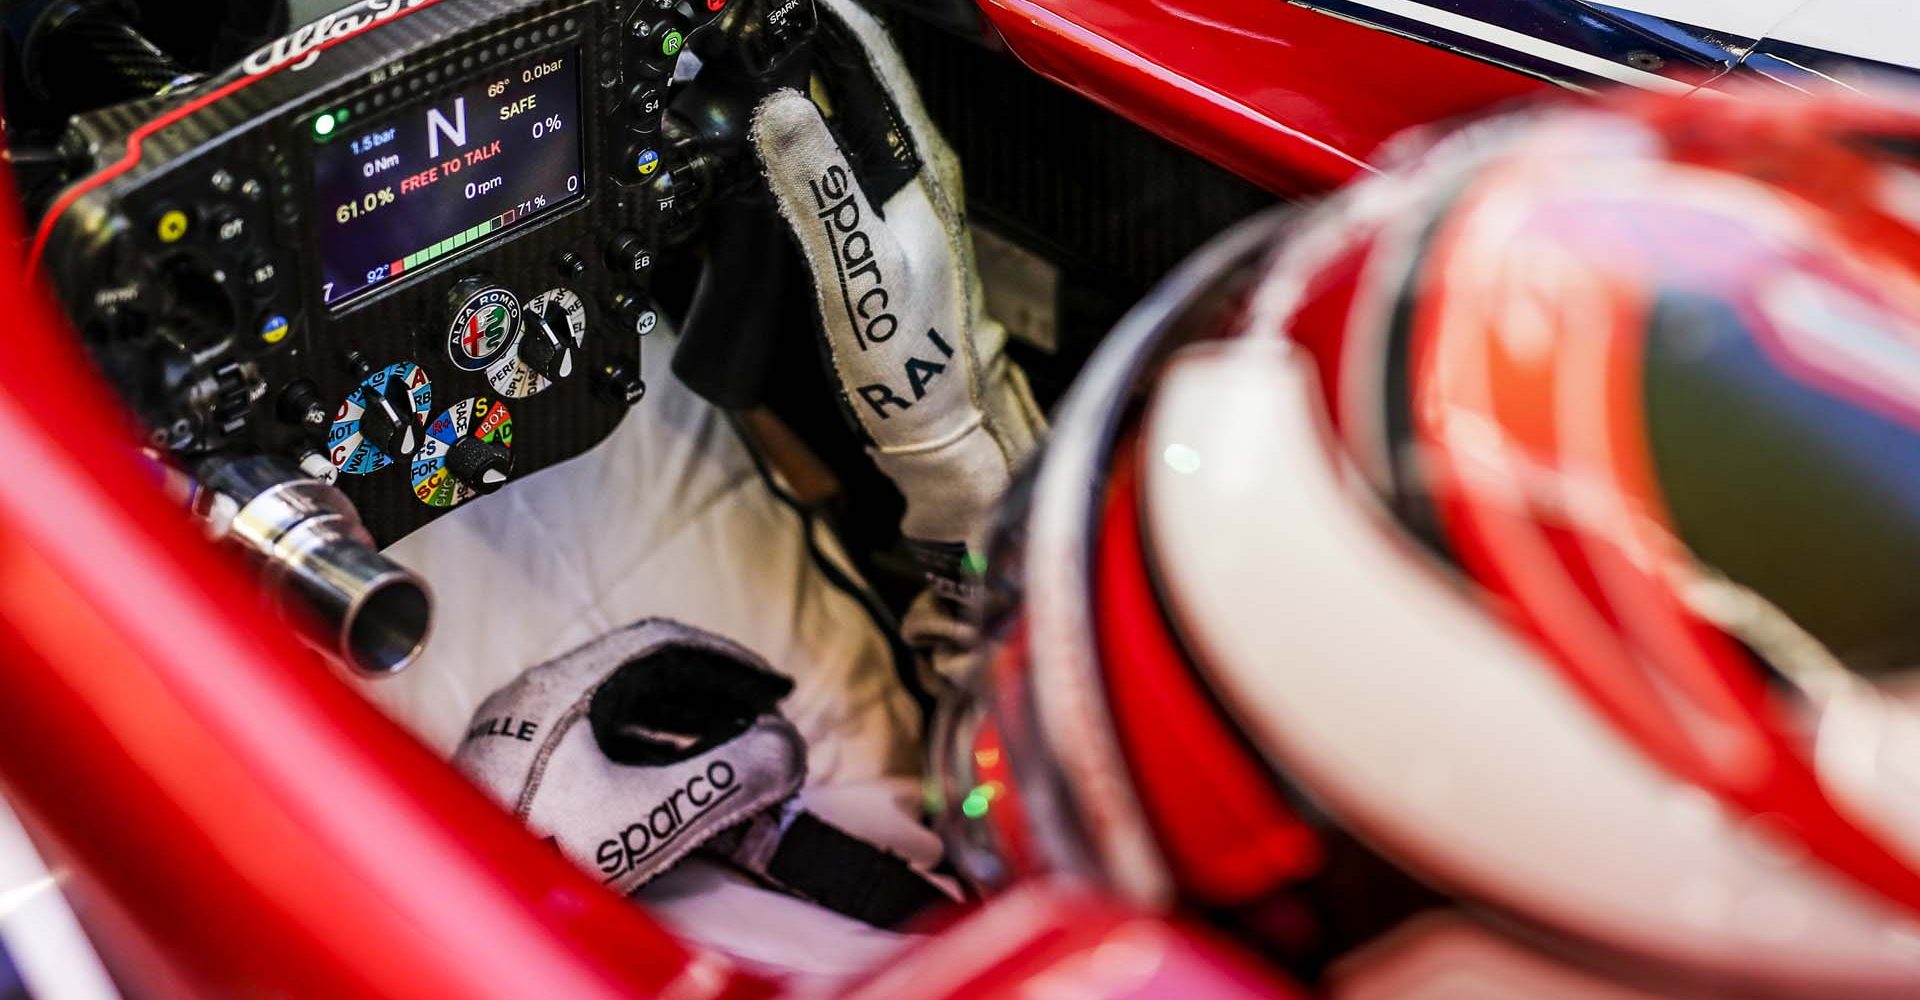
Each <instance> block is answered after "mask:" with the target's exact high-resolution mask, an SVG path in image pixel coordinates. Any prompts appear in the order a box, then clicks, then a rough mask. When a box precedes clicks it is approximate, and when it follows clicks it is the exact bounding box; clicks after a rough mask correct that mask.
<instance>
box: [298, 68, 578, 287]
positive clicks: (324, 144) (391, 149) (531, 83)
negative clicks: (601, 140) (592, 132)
mask: <svg viewBox="0 0 1920 1000" xmlns="http://www.w3.org/2000/svg"><path fill="white" fill-rule="evenodd" d="M580 60H581V55H580V51H579V50H578V49H572V50H568V51H563V52H556V53H552V54H548V55H544V56H540V57H537V58H535V59H532V60H529V61H527V62H525V63H522V64H519V65H516V66H514V67H512V68H511V69H508V70H504V71H502V72H498V73H494V74H490V75H488V76H486V77H484V78H482V79H480V80H477V81H475V82H474V83H473V84H472V85H471V86H469V87H467V88H465V89H463V90H460V91H458V92H456V93H451V94H446V95H444V96H442V97H439V98H436V99H433V100H430V101H426V102H423V103H420V104H415V105H413V106H411V107H409V108H408V109H407V110H404V111H401V112H399V113H397V114H394V115H388V116H386V117H384V118H382V119H381V120H380V123H379V124H378V125H372V126H366V127H359V123H358V122H357V121H352V120H351V119H349V120H348V122H347V124H348V125H351V126H355V127H351V128H349V127H346V126H342V125H338V124H337V123H338V122H339V120H340V118H341V117H344V116H345V112H340V113H338V114H337V115H333V114H322V115H320V116H318V117H317V118H315V119H314V123H313V129H314V135H315V140H316V144H315V146H314V154H313V175H314V176H313V182H314V183H313V191H314V198H315V199H316V202H317V204H316V205H315V209H316V211H317V213H318V214H319V216H320V281H321V288H320V294H321V297H322V299H323V300H324V301H325V302H326V304H327V305H328V306H330V307H338V306H342V305H345V304H346V303H348V302H350V301H352V300H354V299H356V298H358V297H360V296H362V295H365V294H367V293H368V292H371V291H374V290H375V289H377V288H380V287H381V286H383V285H386V284H389V283H391V282H394V281H397V280H399V279H400V278H402V277H404V276H406V275H408V274H410V273H412V272H414V271H417V270H421V269H423V268H427V267H430V266H432V265H434V264H437V263H439V262H440V261H442V260H446V259H448V258H450V257H452V256H454V255H456V254H460V253H462V252H464V251H466V250H467V249H469V248H471V247H473V246H476V245H478V244H480V243H483V242H486V241H488V240H491V239H494V238H496V237H498V236H500V235H502V234H504V233H507V232H510V231H511V230H513V229H514V228H515V227H517V226H521V225H525V224H526V223H528V222H531V221H532V220H534V219H537V218H540V217H541V216H543V215H546V214H547V213H549V212H552V211H555V210H556V209H559V208H560V207H562V206H564V205H567V204H569V203H570V202H573V201H575V200H577V199H579V198H581V197H583V196H584V195H585V183H586V178H585V176H584V172H583V160H584V157H583V153H582V149H583V146H584V143H583V139H584V136H583V134H582V133H581V119H580Z"/></svg>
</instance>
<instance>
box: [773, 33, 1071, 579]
mask: <svg viewBox="0 0 1920 1000" xmlns="http://www.w3.org/2000/svg"><path fill="white" fill-rule="evenodd" d="M818 4H819V8H820V13H821V18H822V21H823V22H825V23H823V25H822V28H823V31H822V32H821V38H820V41H819V42H818V43H817V44H820V45H832V46H838V47H839V49H838V50H837V51H835V52H834V53H831V54H830V57H837V58H841V59H843V60H844V59H854V60H860V61H863V62H864V63H865V65H864V67H862V68H863V69H865V70H866V71H868V72H869V73H870V75H871V77H872V78H873V79H874V81H875V82H876V83H877V85H878V88H879V90H880V91H882V92H883V93H882V94H880V95H865V96H866V97H873V96H880V97H884V100H865V99H863V100H858V101H856V100H853V99H849V100H847V101H843V102H842V106H841V107H839V108H837V109H835V113H836V119H835V126H836V127H837V128H839V129H840V131H841V133H842V134H854V133H862V134H866V135H869V136H871V135H874V134H876V129H874V128H873V127H872V126H873V125H874V124H875V123H873V122H870V121H869V122H855V121H850V120H848V118H849V116H854V115H860V114H867V115H873V116H882V117H884V118H885V119H888V120H887V121H884V122H882V123H880V128H879V130H878V132H879V133H881V134H885V135H887V142H886V143H884V144H883V145H886V146H888V147H890V148H888V149H887V151H886V154H885V156H884V159H885V160H886V163H885V164H884V168H885V169H886V170H887V171H889V172H890V173H891V174H892V175H893V176H892V177H890V178H889V179H888V180H886V181H884V182H883V183H880V184H876V183H874V182H873V181H872V179H871V178H870V179H869V181H868V183H866V184H864V185H863V183H862V180H861V178H859V177H857V176H856V175H855V173H854V170H853V167H852V166H851V164H850V163H849V159H848V156H847V154H846V151H845V149H844V148H843V147H842V145H841V143H840V142H839V141H838V140H837V139H836V135H835V130H834V129H830V128H829V126H828V124H827V121H826V120H825V119H824V118H823V117H822V115H821V112H820V109H819V108H818V107H816V106H815V104H814V103H813V101H811V100H809V99H808V98H807V97H806V96H804V95H802V94H800V93H798V92H797V91H793V90H782V91H778V92H776V93H774V94H773V95H772V96H770V97H768V98H767V99H766V100H765V101H763V102H762V103H761V104H760V106H759V107H758V109H756V111H755V114H754V123H753V141H754V145H755V148H756V150H757V152H758V154H759V157H760V161H761V163H762V165H763V167H764V169H765V171H766V174H767V178H768V180H769V182H770V185H771V187H772V190H773V193H774V195H775V197H776V198H777V199H778V202H779V206H780V212H781V215H782V216H784V217H785V219H786V221H787V225H788V226H789V227H790V228H791V229H792V231H793V234H794V236H795V238H796V240H797V241H798V243H799V245H800V248H801V250H802V251H803V253H804V255H805V256H806V258H807V263H808V266H809V268H810V269H811V271H812V274H813V279H814V289H815V295H816V298H815V304H816V307H817V309H818V313H819V319H820V325H821V328H822V330H823V331H824V333H825V336H826V342H827V347H828V349H829V351H830V353H831V355H832V358H833V365H834V368H835V370H836V372H837V374H838V376H839V379H840V384H841V388H842V392H843V393H844V395H845V401H846V405H847V406H848V408H849V409H851V411H852V412H853V414H854V416H855V417H856V418H857V419H858V420H859V422H860V426H861V427H862V428H863V429H864V430H865V431H866V434H867V436H868V438H869V440H870V450H871V452H872V454H873V457H874V459H875V461H876V462H877V463H878V464H879V466H880V469H881V470H882V471H883V472H885V473H886V474H887V475H888V476H889V477H890V478H891V479H892V480H893V482H894V483H895V485H897V486H898V487H899V488H900V491H901V492H902V493H903V494H905V495H906V499H907V511H906V516H905V519H904V521H903V522H902V529H903V531H904V532H905V534H906V536H907V538H908V539H909V540H910V541H912V542H913V543H915V546H916V549H917V550H918V551H919V553H920V554H921V556H922V558H923V561H924V562H926V563H927V566H928V569H929V570H930V571H932V572H934V573H935V574H937V575H938V576H939V577H941V578H944V579H946V580H948V581H951V582H953V583H960V582H961V581H962V580H963V579H964V577H965V576H966V575H967V574H966V573H965V572H964V571H963V567H969V566H977V565H978V559H977V555H975V557H974V558H972V559H969V558H968V556H969V554H977V553H979V552H980V550H981V545H982V543H983V542H984V535H985V533H986V530H987V526H988V522H989V518H990V516H991V513H992V509H993V507H994V505H995V504H996V503H997V502H998V501H999V499H1000V496H1001V494H1002V493H1004V492H1005V491H1006V488H1007V485H1008V482H1009V480H1010V478H1011V474H1012V471H1013V470H1014V469H1015V468H1016V467H1017V466H1018V465H1019V464H1020V463H1021V462H1022V461H1023V460H1024V459H1025V458H1026V457H1027V456H1028V455H1029V454H1030V453H1031V452H1032V451H1033V449H1034V447H1035V446H1036V444H1037V443H1038V440H1039V438H1040V437H1041V435H1042V434H1043V433H1044V432H1045V426H1046V422H1045V417H1044V416H1043V415H1042V414H1041V413H1040V410H1039V408H1038V407H1037V406H1036V405H1035V404H1034V402H1033V397H1032V394H1031V393H1030V392H1029V390H1028V388H1027V382H1026V377H1025V375H1024V374H1023V373H1022V372H1021V371H1020V370H1019V368H1017V367H1016V366H1014V365H1013V364H1011V363H1010V362H1009V361H1008V360H1007V358H1006V355H1005V346H1006V330H1005V329H1004V328H1003V327H1002V326H1001V325H1000V324H999V323H998V322H996V321H995V320H994V319H993V318H992V317H990V316H988V315H987V314H986V312H985V310H984V298H983V296H982V293H981V288H980V281H979V276H978V274H977V272H976V270H975V267H974V260H973V237H972V235H971V233H969V231H968V229H967V219H966V204H965V199H964V192H963V191H962V188H961V180H960V165H959V162H958V161H957V160H956V159H955V157H954V155H953V151H952V150H951V149H950V148H948V146H947V144H946V141H945V140H944V139H942V138H941V136H940V134H939V133H938V132H937V131H935V129H934V127H933V123H932V122H931V121H930V120H929V119H928V117H927V113H926V110H925V108H924V107H922V105H921V103H920V95H919V93H918V92H917V91H916V90H915V89H914V85H913V82H912V80H911V79H910V78H909V77H908V75H907V71H906V67H905V65H904V64H903V63H902V62H901V58H900V54H899V52H898V50H896V49H895V48H894V46H893V43H892V41H891V40H890V39H889V38H888V37H887V34H886V31H885V29H884V28H882V27H881V26H880V24H879V23H878V22H877V21H875V20H874V19H873V17H872V16H871V15H870V14H868V13H867V12H866V11H865V10H862V9H861V8H860V7H859V6H857V5H856V4H855V3H853V2H852V0H818ZM848 50H851V51H848ZM863 75H865V74H863ZM896 137H897V138H896ZM895 143H904V144H905V146H906V147H907V148H898V147H897V146H895V145H894V144H895ZM903 165H904V167H903ZM903 169H904V170H905V171H907V172H909V174H910V176H908V177H906V178H904V180H905V182H904V183H903V184H902V183H900V181H901V180H902V178H901V177H900V176H899V175H900V172H901V171H902V170H903ZM889 188H890V189H892V190H891V193H885V194H883V198H884V201H883V203H882V204H881V205H879V206H878V210H876V206H875V205H874V204H873V202H872V201H871V200H870V198H869V196H868V194H867V191H868V190H876V191H885V189H889Z"/></svg>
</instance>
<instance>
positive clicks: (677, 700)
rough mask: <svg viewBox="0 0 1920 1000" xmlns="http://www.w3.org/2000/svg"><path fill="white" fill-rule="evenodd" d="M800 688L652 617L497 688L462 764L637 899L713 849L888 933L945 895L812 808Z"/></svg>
mask: <svg viewBox="0 0 1920 1000" xmlns="http://www.w3.org/2000/svg"><path fill="white" fill-rule="evenodd" d="M792 690H793V682H792V681H790V680H788V679H787V678H785V677H782V676H781V675H779V674H777V673H775V672H774V671H773V669H772V668H770V667H768V666H767V665H766V663H764V662H762V661H761V660H760V659H759V658H758V657H756V656H754V655H753V654H752V653H750V652H748V651H747V650H745V649H743V648H741V647H740V646H738V645H735V644H734V643H731V642H728V641H727V640H725V639H722V638H720V637H718V636H714V635H709V634H707V633H705V632H699V631H695V630H694V629H690V628H688V627H686V626H685V625H680V624H678V623H675V622H670V621H659V620H651V621H643V622H640V623H639V624H637V625H633V626H630V627H628V628H624V629H621V630H620V631H618V632H614V633H612V634H611V635H607V636H604V637H602V638H600V639H596V640H595V641H593V642H590V643H588V644H587V645H585V646H582V647H581V648H579V649H576V650H574V651H573V652H571V653H568V654H567V655H565V656H562V657H561V658H559V659H557V660H554V661H552V662H550V663H546V664H542V665H541V666H538V667H534V668H533V669H532V670H529V671H527V672H526V673H524V674H521V675H520V677H519V679H517V680H515V681H514V682H513V683H512V684H509V685H507V686H506V687H504V688H501V689H500V690H499V691H496V692H494V694H493V696H492V697H490V698H488V699H487V700H486V702H485V703H483V704H482V705H481V706H480V711H479V713H478V715H477V717H476V721H475V723H474V725H473V726H472V728H471V729H470V730H469V731H468V733H467V739H466V741H465V742H464V743H462V744H461V745H460V748H459V750H457V751H456V752H455V754H454V763H455V765H456V766H458V767H459V768H460V769H461V771H462V772H464V773H465V774H467V775H468V776H470V777H472V778H473V779H474V780H475V781H477V782H478V783H479V784H480V785H481V786H482V787H484V788H485V789H486V790H487V791H488V792H490V793H491V794H492V795H493V796H494V797H495V798H496V799H498V800H499V801H500V802H501V803H502V804H504V805H506V806H507V807H508V808H510V809H512V810H513V811H514V814H515V815H517V816H518V817H519V818H520V819H521V820H522V821H523V822H525V823H526V824H527V825H529V826H531V827H532V828H533V829H534V831H535V832H537V833H539V834H540V835H542V836H545V837H548V838H550V839H551V840H552V842H553V844H554V845H555V846H557V847H558V848H559V849H560V852H561V853H562V854H564V855H566V856H567V857H568V858H569V859H571V860H572V861H573V862H574V863H575V864H577V865H579V866H580V867H582V868H585V869H587V870H589V871H592V872H595V873H597V874H598V875H599V876H600V877H601V881H602V882H603V883H605V884H606V885H608V886H610V887H612V888H613V889H615V890H618V891H620V892H623V893H630V892H633V891H634V890H636V889H638V888H640V887H641V886H642V885H645V884H646V883H647V882H648V881H650V880H652V879H653V878H655V877H656V876H658V875H660V874H661V873H663V872H665V871H666V870H667V869H669V868H671V867H673V866H674V865H675V864H677V863H678V862H680V861H681V860H682V859H684V858H685V857H686V856H687V855H689V854H691V853H693V852H694V851H700V852H701V853H702V856H703V857H706V858H709V859H712V860H715V861H719V862H723V863H726V864H730V865H732V866H734V867H736V868H739V869H742V870H744V871H746V872H747V873H748V874H750V875H752V876H753V877H754V879H755V880H756V881H758V882H760V883H761V884H763V885H767V886H771V887H773V888H777V889H782V890H784V891H786V892H788V893H791V894H793V895H795V896H800V897H802V898H805V899H810V900H812V901H814V902H816V903H819V904H821V905H822V906H826V907H829V908H832V909H834V910H837V911H839V912H841V913H844V914H846V915H847V916H850V917H853V918H855V919H859V920H864V921H867V922H868V923H871V924H875V925H876V926H893V925H894V924H896V923H898V922H899V921H902V920H905V919H907V918H908V917H910V916H912V915H913V914H915V913H917V912H919V911H920V910H922V909H924V908H925V907H926V906H928V905H930V904H932V903H936V902H938V901H940V900H941V899H942V898H944V897H943V896H942V893H941V892H940V890H939V889H938V888H937V887H935V886H934V884H933V883H932V882H930V881H928V880H927V879H926V878H925V877H923V876H921V875H920V874H919V873H917V872H915V871H914V870H913V869H912V868H911V867H909V866H908V865H907V863H906V862H904V861H902V860H900V859H899V858H898V857H895V856H894V855H892V854H888V853H887V852H885V851H883V850H881V849H880V848H877V847H874V846H872V845H870V844H868V843H866V842H865V841H862V840H859V839H858V838H855V837H853V836H852V835H850V834H848V833H846V832H844V831H842V830H840V829H838V828H836V827H833V826H831V825H829V824H827V823H824V822H822V821H820V820H819V819H816V818H814V817H813V816H811V815H809V814H808V813H807V812H806V810H805V809H804V808H803V807H802V805H801V804H800V801H799V799H798V798H797V797H796V796H797V795H798V793H799V791H800V786H801V783H802V782H803V780H804V779H805V778H806V773H807V772H806V768H807V757H806V748H805V746H804V745H803V744H802V742H801V739H800V734H799V732H798V731H797V730H795V729H794V727H793V724H792V723H791V722H788V721H787V720H786V718H785V717H784V716H782V715H780V713H779V704H780V701H781V699H783V698H785V697H786V696H787V695H788V694H789V693H791V692H792ZM503 720H505V721H504V722H503ZM503 728H504V729H505V732H504V733H503V732H502V729H503ZM533 733H539V734H541V735H540V737H539V738H538V739H528V738H526V736H528V735H531V734H533ZM523 734H525V735H523ZM502 735H506V736H509V737H511V738H507V739H502V738H500V737H501V736H502Z"/></svg>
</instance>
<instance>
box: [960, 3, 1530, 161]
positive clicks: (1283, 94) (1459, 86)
mask: <svg viewBox="0 0 1920 1000" xmlns="http://www.w3.org/2000/svg"><path fill="white" fill-rule="evenodd" d="M980 8H981V10H982V11H983V12H984V13H985V14H986V17H987V20H988V22H989V23H991V24H992V26H993V28H994V29H995V30H996V31H997V32H999V34H1000V36H1001V37H1002V38H1003V39H1004V40H1005V41H1006V43H1007V46H1008V47H1009V48H1010V49H1012V50H1013V52H1014V54H1016V55H1018V56H1019V57H1020V59H1021V60H1022V61H1023V62H1025V63H1026V64H1027V65H1028V66H1030V67H1032V68H1033V69H1034V71H1036V72H1038V73H1039V74H1041V75H1042V76H1045V77H1048V78H1049V79H1052V80H1054V81H1055V82H1057V83H1060V84H1062V85H1063V86H1066V87H1068V88H1070V89H1073V90H1076V91H1078V92H1080V93H1081V94H1082V95H1084V96H1086V97H1088V98H1090V99H1092V100H1094V101H1096V102H1098V103H1099V104H1101V105H1103V106H1105V107H1106V108H1108V109H1109V110H1112V111H1114V112H1116V113H1118V114H1120V115H1122V116H1123V117H1126V118H1128V119H1131V120H1132V121H1133V122H1135V123H1136V124H1138V125H1140V126H1142V127H1144V128H1146V129H1148V130H1149V131H1152V132H1154V133H1156V134H1158V135H1160V136H1163V137H1165V138H1167V139H1171V140H1173V141H1174V142H1177V143H1179V144H1181V145H1183V146H1185V147H1187V148H1188V149H1190V150H1192V151H1194V152H1195V153H1198V154H1199V155H1201V156H1203V157H1205V158H1207V159H1209V160H1212V161H1213V162H1215V163H1218V164H1220V165H1221V166H1223V167H1226V168H1228V169H1230V170H1232V171H1234V172H1235V173H1238V174H1240V175H1241V176H1243V177H1245V178H1247V179H1248V180H1250V181H1253V182H1254V183H1256V184H1259V185H1261V186H1263V187H1266V188H1269V189H1271V190H1273V191H1276V192H1280V193H1283V194H1300V193H1307V194H1311V193H1316V192H1320V191H1325V190H1326V189H1328V188H1330V187H1333V186H1335V185H1338V184H1341V183H1343V182H1345V181H1347V180H1350V179H1351V178H1352V177H1353V176H1354V174H1356V173H1358V172H1360V171H1363V170H1366V169H1367V167H1368V160H1369V158H1370V157H1371V156H1372V154H1373V153H1374V151H1375V150H1376V148H1377V147H1378V146H1379V145H1380V143H1382V142H1383V141H1385V140H1386V139H1388V138H1389V137H1391V136H1393V135H1394V134H1395V133H1397V132H1400V131H1401V130H1403V129H1406V128H1410V127H1412V126H1415V125H1422V124H1426V123H1427V122H1433V121H1439V120H1442V119H1446V118H1451V117H1454V116H1456V115H1462V114H1466V113H1469V112H1473V111H1482V110H1485V109H1486V108H1488V107H1490V106H1493V105H1496V104H1499V103H1502V102H1504V101H1507V100H1511V99H1513V98H1516V97H1520V96H1522V95H1525V94H1530V93H1535V92H1538V91H1539V90H1541V89H1542V88H1545V87H1547V86H1548V85H1547V84H1545V83H1543V82H1541V81H1538V80H1535V79H1533V78H1531V77H1527V76H1522V75H1520V74H1518V73H1513V72H1509V71H1507V70H1504V69H1500V68H1498V67H1495V66H1492V65H1489V64H1486V63H1481V62H1477V61H1475V60H1473V59H1469V58H1466V57H1463V56H1460V55H1456V54H1454V53H1451V52H1447V51H1444V50H1442V49H1439V48H1435V47H1433V46H1430V45H1425V44H1422V43H1420V42H1416V41H1412V40H1410V39H1406V38H1401V37H1399V36H1397V35H1390V34H1388V33H1386V32H1383V31H1376V30H1374V29H1371V28H1367V27H1363V26H1361V25H1357V24H1354V23H1352V22H1349V21H1343V20H1340V19H1338V18H1334V17H1331V16H1328V15H1326V14H1323V13H1320V12H1318V11H1313V10H1309V9H1307V8H1304V7H1298V6H1294V5H1292V4H1290V3H1287V2H1285V0H1171V2H1165V3H1158V2H1152V0H1072V2H1071V3H1066V2H1062V0H980Z"/></svg>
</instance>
